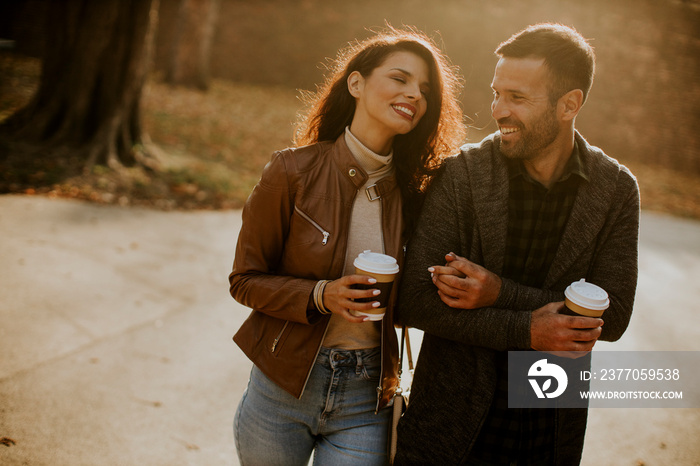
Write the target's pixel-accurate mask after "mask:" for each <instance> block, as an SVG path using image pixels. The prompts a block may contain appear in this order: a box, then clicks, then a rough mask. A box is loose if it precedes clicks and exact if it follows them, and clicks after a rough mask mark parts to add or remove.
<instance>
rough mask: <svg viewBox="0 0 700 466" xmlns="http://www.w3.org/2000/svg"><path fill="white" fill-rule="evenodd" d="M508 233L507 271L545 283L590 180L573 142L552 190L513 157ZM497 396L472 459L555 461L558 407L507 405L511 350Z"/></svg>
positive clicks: (501, 358)
mask: <svg viewBox="0 0 700 466" xmlns="http://www.w3.org/2000/svg"><path fill="white" fill-rule="evenodd" d="M508 170H509V176H510V186H509V189H510V191H509V195H508V209H509V212H508V214H509V217H508V236H507V240H506V257H505V264H504V268H503V276H504V277H506V278H510V279H512V280H514V281H516V282H518V283H521V284H523V285H528V286H532V287H541V286H542V283H544V280H545V278H546V276H547V272H548V271H549V267H550V265H551V264H552V261H553V260H554V256H555V255H556V252H557V248H558V246H559V240H560V238H561V236H562V234H563V232H564V227H565V226H566V222H567V220H568V218H569V214H570V212H571V208H572V206H573V205H574V200H575V199H576V193H577V192H578V186H579V183H580V182H581V180H588V176H587V174H586V173H585V171H584V168H583V165H582V164H581V159H580V157H579V152H578V146H575V147H574V151H573V153H572V154H571V158H570V159H569V162H568V163H567V165H566V167H565V169H564V174H563V175H562V176H561V178H560V179H559V180H558V181H557V182H556V183H555V184H554V185H553V186H552V187H551V188H550V189H549V190H548V189H547V188H545V187H544V186H542V185H541V184H540V183H538V182H537V181H535V180H533V179H532V177H530V175H528V173H527V171H526V170H525V167H524V166H523V163H522V162H521V161H518V160H509V161H508ZM496 364H497V371H498V382H497V386H496V393H495V395H494V400H493V403H492V405H491V409H490V410H489V414H488V416H487V418H486V421H485V422H484V425H483V426H482V428H481V431H480V432H479V436H478V437H477V440H476V443H475V444H474V448H473V449H472V452H471V456H470V459H475V460H479V461H482V462H485V463H487V464H518V465H521V464H523V465H548V464H553V450H552V447H553V445H554V427H555V413H554V411H553V410H550V409H508V373H507V371H508V354H507V352H499V353H498V354H497V356H496Z"/></svg>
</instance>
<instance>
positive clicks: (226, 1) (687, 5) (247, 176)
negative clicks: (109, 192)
mask: <svg viewBox="0 0 700 466" xmlns="http://www.w3.org/2000/svg"><path fill="white" fill-rule="evenodd" d="M19 3H21V6H20V7H16V8H15V9H14V12H15V15H14V17H13V18H12V19H11V21H10V20H8V19H7V18H6V19H4V20H0V37H2V36H3V35H5V36H8V35H9V36H12V37H11V38H12V39H14V40H15V41H16V46H15V49H14V51H13V53H15V54H18V55H21V56H27V57H32V56H39V52H40V50H42V47H43V46H44V44H43V43H42V34H41V24H42V23H41V21H39V19H40V18H41V17H42V14H43V11H44V10H45V4H46V1H45V0H25V1H22V2H19ZM178 4H179V1H178V0H160V7H159V25H158V32H157V35H156V43H155V49H154V50H155V53H154V56H153V66H152V73H151V76H152V78H151V79H150V80H149V83H148V85H147V88H146V90H145V92H144V97H143V105H144V108H145V112H144V113H145V114H144V125H145V127H146V131H147V132H148V133H149V134H150V135H151V137H152V138H153V140H154V141H155V142H157V143H158V144H159V145H161V146H162V147H164V148H165V149H166V150H167V152H168V153H169V155H170V161H171V164H170V173H171V175H172V179H170V180H169V183H170V184H171V185H174V186H175V187H176V189H175V191H172V190H171V192H170V194H171V195H174V194H177V190H178V189H179V190H180V191H181V192H182V193H184V194H183V195H186V196H187V199H189V201H188V202H190V204H192V205H193V206H194V205H202V204H207V203H209V204H210V205H212V206H214V207H236V206H240V205H241V202H243V200H244V199H245V196H246V194H247V193H248V192H249V190H250V188H252V185H253V184H254V183H255V181H256V180H257V177H258V176H259V174H260V169H261V168H262V165H263V164H264V163H265V162H266V161H267V160H268V159H269V156H270V153H271V151H272V150H275V149H279V148H282V147H284V146H286V145H289V144H290V140H291V136H292V131H293V126H292V124H293V122H294V117H295V113H296V112H297V111H299V110H300V109H301V106H302V105H301V102H300V101H299V100H298V99H297V98H296V97H297V96H298V92H299V91H300V90H313V89H314V86H315V85H316V84H317V83H319V82H321V80H322V79H323V74H324V64H325V63H327V60H328V58H331V57H334V56H335V54H336V51H337V50H338V49H339V48H340V47H342V46H344V45H345V44H346V43H347V42H348V41H351V40H353V39H362V38H364V37H367V36H369V35H370V34H371V30H375V29H381V28H382V27H383V26H384V25H385V23H386V22H388V23H390V24H392V25H393V26H401V25H404V24H405V25H411V26H415V27H417V28H418V29H421V30H422V31H424V32H426V33H427V34H428V35H430V36H431V37H433V38H434V39H435V40H436V41H437V42H438V44H440V45H441V47H442V48H443V50H444V51H445V52H446V54H447V55H448V56H449V57H450V59H451V60H452V62H453V64H455V65H456V66H458V67H459V69H460V70H461V73H462V75H463V76H464V92H463V95H462V102H463V109H464V112H465V115H466V117H467V123H468V124H470V125H471V128H470V131H469V140H470V142H471V141H477V140H479V139H481V138H482V137H483V136H485V135H486V134H488V133H490V132H492V131H494V130H495V125H494V124H493V123H492V121H491V116H490V102H491V92H490V88H489V86H490V82H491V78H492V75H493V68H494V65H495V63H496V57H495V56H494V55H493V50H494V49H495V48H496V46H497V45H498V44H499V43H500V42H501V41H503V40H505V39H507V38H508V37H509V36H510V35H511V34H512V33H514V32H516V31H518V30H520V29H522V28H524V27H526V26H527V25H529V24H532V23H536V22H544V21H551V22H560V23H564V24H567V25H571V26H574V27H575V28H576V29H578V30H579V31H580V32H581V33H582V34H583V35H584V36H585V37H587V38H589V39H590V40H591V42H592V44H593V46H594V47H595V50H596V55H597V73H596V78H595V82H594V85H593V89H592V91H591V95H590V98H589V101H588V102H587V104H586V106H585V107H584V109H583V111H582V112H581V114H580V116H579V118H578V120H577V127H578V128H579V130H580V131H581V132H582V134H583V135H584V136H585V137H586V138H587V139H588V140H589V141H590V142H592V143H593V144H595V145H598V146H600V147H602V148H603V149H604V150H605V151H606V152H607V153H608V154H609V155H611V156H613V157H615V158H617V159H619V160H620V161H622V162H623V163H625V164H627V165H628V166H630V167H631V168H632V170H633V171H634V172H635V174H637V176H638V178H639V180H640V185H642V196H643V199H642V200H643V205H644V206H645V207H646V208H652V209H655V210H667V211H671V212H673V213H676V214H679V215H686V216H695V217H700V215H698V213H697V212H698V209H700V207H698V204H700V188H698V185H700V183H698V179H700V133H699V132H698V131H697V128H698V127H700V110H699V106H698V103H700V78H699V76H700V61H699V60H698V57H700V1H697V0H685V1H683V0H617V1H610V0H588V1H586V2H581V1H576V0H519V1H516V0H504V1H501V2H491V1H487V0H432V1H431V2H426V1H424V0H402V1H398V0H384V1H381V2H378V1H372V0H356V1H353V2H345V1H340V0H255V1H252V0H250V1H244V0H220V5H219V14H218V18H217V23H216V29H215V32H214V40H213V44H212V46H211V60H210V73H211V76H212V78H213V79H212V86H211V88H210V89H209V90H208V91H206V92H202V91H196V90H189V89H183V88H172V87H170V86H166V85H165V84H163V82H162V79H160V77H161V76H163V74H164V73H165V70H166V69H167V62H168V57H169V53H170V48H171V45H172V43H173V34H174V31H175V28H176V18H177V8H178ZM2 89H3V90H6V89H7V85H5V86H4V87H3V88H2ZM2 110H3V109H2V108H0V112H2ZM1 117H2V113H0V118H1ZM195 159H196V160H195ZM198 172H199V173H201V174H202V176H199V175H198V174H197V173H198ZM202 177H204V178H207V181H204V180H203V179H202ZM200 188H201V189H200ZM166 191H167V190H166ZM217 196H218V197H217ZM171 197H172V196H171ZM215 199H218V200H216V201H215ZM164 205H167V202H166V204H164ZM181 205H183V204H182V203H180V202H176V204H175V205H174V206H181ZM171 206H173V204H172V202H171ZM185 207H186V205H185Z"/></svg>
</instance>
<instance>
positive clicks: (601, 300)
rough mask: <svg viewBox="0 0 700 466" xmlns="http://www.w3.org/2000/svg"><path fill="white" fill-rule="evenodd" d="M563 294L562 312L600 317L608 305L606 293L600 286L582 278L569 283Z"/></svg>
mask: <svg viewBox="0 0 700 466" xmlns="http://www.w3.org/2000/svg"><path fill="white" fill-rule="evenodd" d="M564 296H565V297H566V299H565V300H564V302H565V305H566V307H565V308H564V314H568V315H572V316H576V315H580V316H585V317H600V316H602V315H603V312H604V311H605V310H606V309H607V308H608V306H610V300H609V299H608V293H606V292H605V290H604V289H602V288H601V287H599V286H596V285H594V284H593V283H588V282H586V279H584V278H582V279H581V280H579V281H577V282H573V283H572V284H571V285H569V286H568V287H567V288H566V291H564Z"/></svg>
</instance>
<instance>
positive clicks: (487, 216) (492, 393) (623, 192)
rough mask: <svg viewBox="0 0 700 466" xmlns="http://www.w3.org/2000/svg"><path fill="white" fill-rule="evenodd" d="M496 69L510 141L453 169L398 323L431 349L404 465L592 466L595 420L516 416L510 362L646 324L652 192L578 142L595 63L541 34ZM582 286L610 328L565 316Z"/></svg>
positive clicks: (407, 431)
mask: <svg viewBox="0 0 700 466" xmlns="http://www.w3.org/2000/svg"><path fill="white" fill-rule="evenodd" d="M496 55H497V56H498V57H499V60H498V64H497V65H496V69H495V73H494V77H493V82H492V84H491V87H492V89H493V103H492V106H491V111H492V116H493V118H494V119H495V121H496V122H497V124H498V129H499V130H498V131H497V132H496V133H494V134H492V135H490V136H488V137H487V138H485V139H484V140H483V141H481V143H479V144H474V145H466V146H464V147H462V150H461V153H460V154H459V156H457V157H454V158H452V159H450V160H449V161H448V162H447V163H446V165H445V167H444V168H443V171H442V173H441V174H440V176H439V178H438V179H437V180H436V181H435V182H434V183H433V184H432V185H431V188H430V192H429V194H428V198H427V199H426V202H425V205H424V207H423V212H422V214H421V219H420V221H419V224H418V226H417V230H416V232H415V234H414V236H413V238H412V240H411V242H410V243H409V245H408V249H407V256H406V265H405V267H404V275H403V279H402V282H401V287H400V293H399V305H398V320H399V321H400V323H402V324H405V325H407V326H410V327H415V328H419V329H421V330H423V331H424V336H423V342H422V346H421V351H420V355H419V358H418V362H417V366H416V371H415V375H414V379H413V384H412V390H411V399H410V403H409V406H408V409H407V411H406V413H405V414H404V416H403V417H402V419H401V421H400V423H399V430H398V451H397V456H396V461H395V464H399V465H407V464H416V465H417V464H421V465H423V464H467V465H493V464H498V465H501V464H505V465H514V464H517V465H566V466H570V465H575V464H579V462H580V460H581V452H582V449H583V441H584V435H585V429H586V418H587V410H586V409H558V408H557V409H513V408H508V385H507V354H508V353H507V352H508V351H509V350H523V351H526V350H538V351H547V352H551V351H562V352H578V353H571V354H573V355H581V354H586V352H590V351H591V350H592V348H593V346H594V345H595V343H596V341H597V340H598V339H602V340H607V341H614V340H617V339H619V338H620V337H621V336H622V334H623V332H624V331H625V329H626V328H627V325H628V323H629V320H630V317H631V314H632V307H633V303H634V296H635V292H636V286H637V243H638V232H639V208H640V206H639V188H638V186H637V182H636V179H635V178H634V176H633V175H632V174H631V173H630V171H629V170H628V169H627V168H626V167H624V166H622V165H620V164H619V163H618V162H617V161H616V160H614V159H612V158H610V157H608V156H607V155H605V153H603V151H602V150H601V149H599V148H597V147H594V146H592V145H590V144H589V143H588V142H587V141H586V140H585V139H584V138H583V137H582V136H581V134H579V132H578V131H577V130H576V129H575V120H576V116H577V115H578V114H579V111H580V110H581V108H582V106H583V104H584V102H585V101H586V98H587V96H588V92H589V90H590V88H591V84H592V82H593V75H594V68H595V56H594V52H593V49H592V47H591V46H590V44H589V43H588V42H587V41H586V39H584V38H583V37H582V36H581V34H579V33H578V32H577V31H576V30H574V29H573V28H570V27H567V26H562V25H558V24H538V25H534V26H530V27H528V28H526V29H525V30H523V31H521V32H519V33H517V34H515V35H513V36H512V37H511V38H510V39H508V40H507V41H505V42H503V43H502V44H500V45H499V47H498V48H497V49H496ZM438 264H441V265H438ZM581 278H585V279H586V280H587V281H589V282H592V283H594V284H596V285H598V286H600V287H602V288H603V289H604V290H606V291H607V292H608V295H609V298H610V307H609V308H608V310H606V311H605V314H604V315H603V318H604V319H601V318H593V317H580V316H570V315H565V314H563V313H562V310H563V309H564V302H563V301H564V290H565V289H566V287H567V286H568V285H569V284H571V283H572V282H574V281H578V280H580V279H581ZM603 320H604V323H605V325H603Z"/></svg>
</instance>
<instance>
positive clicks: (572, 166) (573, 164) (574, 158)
mask: <svg viewBox="0 0 700 466" xmlns="http://www.w3.org/2000/svg"><path fill="white" fill-rule="evenodd" d="M572 175H577V176H578V177H580V178H581V179H583V180H586V181H588V180H589V178H588V170H587V169H586V166H585V165H584V164H583V163H582V161H581V151H580V149H579V145H578V141H574V150H573V152H571V157H569V161H568V162H566V166H565V167H564V173H563V174H562V175H561V178H559V179H558V180H557V183H561V182H562V181H566V180H568V179H569V178H571V176H572ZM518 176H522V177H523V178H524V179H526V180H529V181H532V182H535V180H533V179H532V177H531V176H530V175H529V174H528V173H527V170H526V169H525V165H524V164H523V161H522V160H517V159H508V177H509V179H511V180H512V179H513V178H516V177H518Z"/></svg>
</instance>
